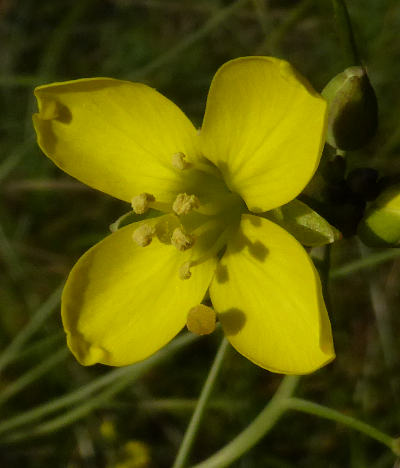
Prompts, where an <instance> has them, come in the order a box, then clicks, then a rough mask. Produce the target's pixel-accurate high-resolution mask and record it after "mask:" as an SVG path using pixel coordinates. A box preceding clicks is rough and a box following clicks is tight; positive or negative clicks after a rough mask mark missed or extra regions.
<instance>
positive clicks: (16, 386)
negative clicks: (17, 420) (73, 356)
mask: <svg viewBox="0 0 400 468" xmlns="http://www.w3.org/2000/svg"><path fill="white" fill-rule="evenodd" d="M68 355H69V351H68V349H66V348H65V347H63V348H62V349H59V350H58V351H57V352H55V353H54V354H50V356H49V357H48V358H47V359H45V360H44V361H43V362H41V363H40V364H38V365H37V366H35V367H33V368H32V369H31V370H30V371H28V372H26V373H25V374H23V375H22V376H21V377H20V378H19V379H17V380H16V381H15V382H13V383H12V384H10V385H9V386H8V387H6V388H5V389H4V390H3V391H2V392H0V405H3V404H4V403H5V402H6V401H7V400H9V399H10V398H11V397H12V396H14V395H15V394H16V393H18V392H20V391H21V390H23V389H24V388H25V387H27V386H28V385H30V384H31V383H32V382H34V381H35V380H37V379H39V378H40V377H41V376H42V375H43V374H45V373H46V372H47V371H49V370H50V369H52V368H53V367H55V366H56V365H58V364H59V363H60V362H61V361H63V360H64V359H66V358H67V356H68Z"/></svg>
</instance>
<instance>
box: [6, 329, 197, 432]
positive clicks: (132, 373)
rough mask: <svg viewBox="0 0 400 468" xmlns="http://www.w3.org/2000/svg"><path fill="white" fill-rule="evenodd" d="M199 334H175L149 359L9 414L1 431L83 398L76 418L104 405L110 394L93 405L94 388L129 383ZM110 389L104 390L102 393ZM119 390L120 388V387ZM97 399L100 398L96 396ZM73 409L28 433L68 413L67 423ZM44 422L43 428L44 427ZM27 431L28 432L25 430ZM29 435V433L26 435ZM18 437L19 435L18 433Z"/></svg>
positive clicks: (75, 415) (115, 387)
mask: <svg viewBox="0 0 400 468" xmlns="http://www.w3.org/2000/svg"><path fill="white" fill-rule="evenodd" d="M196 338H197V337H196V336H195V335H193V334H191V333H187V334H185V335H183V336H181V337H179V338H176V339H175V340H174V341H173V342H172V343H170V344H169V345H167V346H166V347H165V348H163V349H162V350H160V351H159V352H158V353H156V354H154V355H153V356H151V357H150V358H148V359H146V361H142V362H140V363H137V364H133V365H131V366H127V367H121V368H118V369H114V370H112V371H111V372H108V373H107V374H106V375H103V376H102V377H99V378H98V379H96V380H94V381H92V382H91V383H89V384H87V385H85V386H83V387H81V388H78V389H77V390H75V391H73V392H71V393H69V394H67V395H64V396H62V397H60V398H57V399H55V400H52V401H49V402H48V403H45V404H43V405H41V406H38V407H37V408H34V409H32V410H29V411H25V412H24V413H22V414H19V415H17V416H15V417H13V418H10V419H8V420H5V421H1V422H0V434H3V433H5V432H9V431H10V430H11V429H16V428H17V427H20V426H25V425H27V424H28V423H32V422H33V421H36V420H38V419H41V418H43V417H44V416H46V415H48V414H51V413H54V412H55V411H57V410H59V409H61V408H64V407H66V406H71V405H73V404H75V403H78V402H80V401H83V403H82V404H81V405H79V406H78V407H77V408H75V409H74V410H72V411H73V412H74V413H73V415H74V418H77V417H78V416H79V415H85V414H87V413H88V412H90V411H91V410H92V409H93V408H94V407H96V406H101V405H102V404H104V402H105V401H107V399H108V398H109V396H108V393H106V394H105V397H104V398H101V399H100V401H98V402H97V403H95V404H94V406H89V407H88V404H89V405H91V403H90V402H91V401H92V400H96V398H97V397H92V398H88V397H89V396H91V395H92V394H93V393H94V392H95V391H98V390H100V389H102V388H103V387H110V388H111V389H112V388H114V389H118V388H119V382H123V381H125V380H127V381H128V383H129V382H130V381H131V380H133V379H134V378H137V377H139V376H140V375H141V373H142V372H144V371H146V370H147V369H150V368H151V367H152V366H153V365H156V364H158V363H159V362H161V361H162V360H163V359H165V358H167V357H168V356H170V355H171V354H172V353H174V352H176V351H177V350H178V349H180V348H181V347H183V346H186V345H188V344H190V343H192V342H193V341H195V340H196ZM107 391H108V388H107V390H104V391H103V394H104V393H105V392H107ZM118 391H119V390H118ZM96 401H97V400H96ZM69 414H70V413H68V412H67V413H65V415H66V416H65V415H62V416H60V417H57V418H55V419H53V420H51V421H49V422H46V423H44V424H43V425H41V426H40V425H39V426H36V429H35V430H31V431H27V432H29V433H32V435H35V434H38V433H42V432H40V431H43V430H47V428H48V427H50V428H54V426H52V425H50V426H49V424H50V423H51V424H53V422H54V421H55V420H56V421H58V422H57V424H59V423H60V418H63V417H64V416H65V418H66V419H62V420H61V423H65V422H68V421H70V420H71V419H70V415H69ZM43 426H44V428H43ZM18 434H19V436H18V437H19V438H20V439H21V438H23V437H24V436H22V435H21V434H22V432H21V433H18ZM24 434H26V433H25V432H24ZM25 436H26V435H25ZM16 437H17V436H16Z"/></svg>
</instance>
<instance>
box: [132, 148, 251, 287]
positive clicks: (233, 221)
mask: <svg viewBox="0 0 400 468" xmlns="http://www.w3.org/2000/svg"><path fill="white" fill-rule="evenodd" d="M171 164H172V167H173V168H174V169H175V170H177V171H178V172H179V173H181V174H180V179H181V187H180V188H181V190H180V191H179V192H178V193H176V195H175V198H174V200H173V202H172V203H165V202H160V201H158V200H157V194H150V193H141V194H138V195H135V196H134V197H133V199H132V208H133V211H134V212H135V213H136V214H145V213H147V212H148V210H149V209H155V210H158V211H161V212H163V213H166V214H167V213H168V214H169V215H170V216H167V217H163V218H162V219H160V220H157V218H153V219H149V221H148V222H146V223H143V224H141V225H140V227H138V228H137V229H136V230H135V232H134V234H133V240H134V241H135V242H136V243H137V244H138V245H140V246H141V247H146V246H147V245H149V244H150V243H151V241H152V238H153V237H157V238H158V239H159V240H160V241H161V242H163V243H166V244H170V245H171V246H173V247H175V248H176V249H177V250H178V251H180V252H181V253H182V257H183V258H182V265H181V268H180V270H179V272H178V273H179V276H180V278H181V279H185V280H186V279H189V278H190V277H191V276H192V268H194V267H195V266H197V265H199V264H201V263H203V262H205V261H206V260H208V259H210V258H211V257H213V256H217V255H218V254H219V253H220V251H221V250H222V249H223V248H224V247H225V245H226V243H227V241H228V238H229V237H230V235H231V234H232V232H233V230H235V229H237V228H238V226H239V222H240V215H241V213H243V212H244V211H245V209H246V208H245V204H244V202H243V200H242V199H241V198H240V197H239V196H238V195H237V194H235V193H232V192H231V191H230V190H228V188H227V186H226V185H225V183H224V181H223V178H222V176H221V174H220V173H219V170H218V169H217V168H216V167H215V166H214V165H213V164H212V163H210V162H209V161H208V160H206V159H205V158H202V159H198V160H196V162H188V161H187V160H186V156H185V155H184V153H181V152H180V153H176V154H174V155H172V157H171Z"/></svg>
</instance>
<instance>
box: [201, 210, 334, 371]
mask: <svg viewBox="0 0 400 468" xmlns="http://www.w3.org/2000/svg"><path fill="white" fill-rule="evenodd" d="M210 296H211V300H212V302H213V305H214V307H215V309H216V312H217V313H218V316H219V319H220V321H221V322H222V326H223V328H224V330H225V333H226V335H227V337H228V339H229V341H230V342H231V343H232V345H233V346H234V347H235V348H236V349H237V351H239V352H240V353H241V354H243V355H244V356H246V357H247V358H248V359H250V360H251V361H253V362H254V363H256V364H258V365H259V366H261V367H263V368H265V369H268V370H270V371H272V372H280V373H284V374H307V373H309V372H312V371H314V370H316V369H318V368H319V367H321V366H323V365H325V364H327V363H328V362H329V361H331V360H332V359H333V358H334V356H335V354H334V350H333V343H332V335H331V327H330V323H329V318H328V314H327V312H326V309H325V305H324V301H323V298H322V293H321V285H320V280H319V277H318V273H317V272H316V270H315V268H314V265H313V263H312V262H311V260H310V258H309V256H308V255H307V253H306V252H305V250H304V249H303V247H302V246H301V245H300V244H299V243H298V242H297V241H296V240H295V238H294V237H292V236H291V235H290V234H289V233H287V232H286V231H285V230H284V229H282V228H281V227H280V226H278V225H277V224H275V223H273V222H271V221H269V220H266V219H263V218H259V217H257V216H252V215H243V217H242V221H241V228H240V230H239V232H238V234H237V235H236V237H235V238H234V239H232V240H231V242H230V243H229V244H228V248H227V251H226V253H225V255H224V256H223V258H222V259H221V262H220V265H219V267H218V271H217V274H216V276H215V278H214V280H213V282H212V284H211V287H210Z"/></svg>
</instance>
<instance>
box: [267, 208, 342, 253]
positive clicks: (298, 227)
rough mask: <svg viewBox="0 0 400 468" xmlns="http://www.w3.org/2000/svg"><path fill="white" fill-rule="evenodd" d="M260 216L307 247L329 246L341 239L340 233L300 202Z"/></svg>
mask: <svg viewBox="0 0 400 468" xmlns="http://www.w3.org/2000/svg"><path fill="white" fill-rule="evenodd" d="M262 216H264V217H265V218H267V219H269V220H271V221H274V222H275V223H277V224H279V225H280V226H282V227H283V228H284V229H286V230H287V231H288V232H290V234H292V236H294V237H295V238H296V239H297V240H298V241H299V242H300V243H301V244H303V245H305V246H307V247H317V246H319V245H325V244H331V243H332V242H335V241H337V240H339V239H341V238H342V234H341V233H340V231H338V230H337V229H336V228H335V227H333V226H332V225H331V224H329V223H328V221H326V219H324V218H323V217H322V216H320V215H319V214H318V213H317V212H315V211H314V210H312V209H311V208H310V207H309V206H307V205H306V204H305V203H303V202H301V201H300V200H292V201H291V202H290V203H287V204H286V205H283V206H281V207H279V208H275V209H274V210H271V211H268V212H267V213H264V214H263V215H262Z"/></svg>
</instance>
